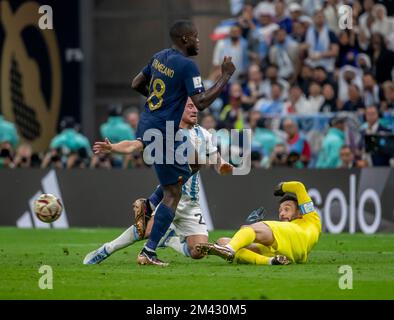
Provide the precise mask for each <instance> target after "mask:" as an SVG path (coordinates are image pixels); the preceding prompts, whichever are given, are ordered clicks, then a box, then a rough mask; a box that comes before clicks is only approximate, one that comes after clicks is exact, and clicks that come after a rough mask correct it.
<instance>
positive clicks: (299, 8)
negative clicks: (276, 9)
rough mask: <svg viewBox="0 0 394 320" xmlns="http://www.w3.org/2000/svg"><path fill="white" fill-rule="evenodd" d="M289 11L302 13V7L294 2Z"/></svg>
mask: <svg viewBox="0 0 394 320" xmlns="http://www.w3.org/2000/svg"><path fill="white" fill-rule="evenodd" d="M289 11H290V12H294V11H302V7H301V6H300V5H299V4H298V3H297V2H293V3H290V5H289Z"/></svg>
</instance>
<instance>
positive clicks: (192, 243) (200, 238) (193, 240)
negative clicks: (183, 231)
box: [186, 235, 208, 259]
mask: <svg viewBox="0 0 394 320" xmlns="http://www.w3.org/2000/svg"><path fill="white" fill-rule="evenodd" d="M186 242H187V246H188V248H189V251H190V257H191V258H192V259H201V258H203V257H204V256H205V255H204V254H202V252H201V251H199V250H198V249H197V245H198V244H199V243H204V242H208V236H206V235H193V236H189V237H187V238H186Z"/></svg>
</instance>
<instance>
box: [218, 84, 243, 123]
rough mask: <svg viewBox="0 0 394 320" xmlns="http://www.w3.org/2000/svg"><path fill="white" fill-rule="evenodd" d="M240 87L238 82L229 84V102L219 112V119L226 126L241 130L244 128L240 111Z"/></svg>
mask: <svg viewBox="0 0 394 320" xmlns="http://www.w3.org/2000/svg"><path fill="white" fill-rule="evenodd" d="M242 96H243V91H242V87H241V85H240V84H238V83H233V84H231V86H230V103H229V104H228V105H226V106H225V107H224V108H223V110H222V112H221V113H220V121H222V122H223V123H224V124H225V127H226V128H235V129H238V130H242V129H243V128H244V116H243V111H242Z"/></svg>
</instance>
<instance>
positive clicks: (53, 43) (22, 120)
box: [0, 0, 83, 151]
mask: <svg viewBox="0 0 394 320" xmlns="http://www.w3.org/2000/svg"><path fill="white" fill-rule="evenodd" d="M79 2H80V1H78V0H67V1H58V0H39V1H38V0H34V1H23V0H1V1H0V113H2V114H3V116H4V117H5V119H6V120H8V121H11V122H13V123H15V125H16V127H17V129H18V132H19V135H20V137H21V139H22V140H23V141H24V142H28V143H30V144H31V145H32V146H33V148H34V149H35V150H37V151H42V150H46V149H47V147H48V145H49V142H50V139H51V138H52V137H53V136H54V135H55V134H56V132H57V127H58V120H59V119H61V118H62V116H64V115H69V116H73V117H75V118H76V120H77V121H79V120H80V96H81V91H80V72H81V71H80V69H81V62H82V60H83V55H82V51H81V50H80V37H79V32H80V24H79ZM40 8H41V10H42V11H41V13H40ZM49 9H50V10H49ZM41 18H42V19H41ZM51 18H52V19H51ZM40 22H41V24H40ZM50 22H53V24H52V26H51V25H50ZM42 23H44V25H43V24H42ZM51 27H52V29H46V28H51Z"/></svg>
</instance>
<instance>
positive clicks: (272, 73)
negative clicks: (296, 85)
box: [262, 64, 289, 100]
mask: <svg viewBox="0 0 394 320" xmlns="http://www.w3.org/2000/svg"><path fill="white" fill-rule="evenodd" d="M273 83H279V84H280V85H281V87H282V99H283V100H285V99H287V95H288V90H289V83H288V82H287V81H286V80H284V79H281V78H280V77H279V68H278V66H276V65H275V64H271V65H269V66H268V67H267V69H266V79H265V80H264V81H263V88H262V90H263V94H264V96H265V97H266V98H268V99H270V98H272V95H271V93H272V87H271V86H272V84H273Z"/></svg>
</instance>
